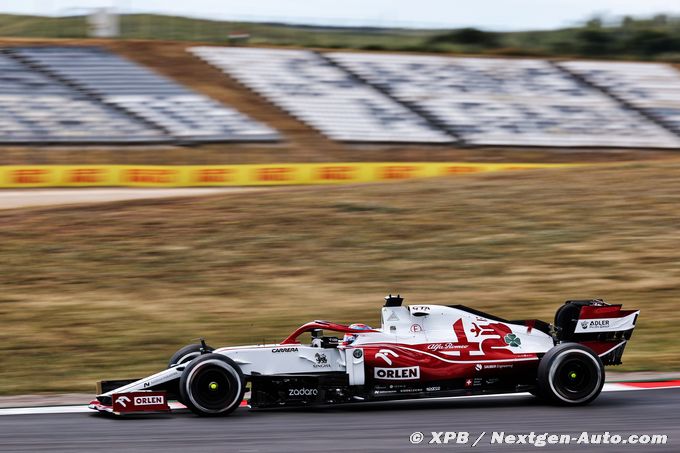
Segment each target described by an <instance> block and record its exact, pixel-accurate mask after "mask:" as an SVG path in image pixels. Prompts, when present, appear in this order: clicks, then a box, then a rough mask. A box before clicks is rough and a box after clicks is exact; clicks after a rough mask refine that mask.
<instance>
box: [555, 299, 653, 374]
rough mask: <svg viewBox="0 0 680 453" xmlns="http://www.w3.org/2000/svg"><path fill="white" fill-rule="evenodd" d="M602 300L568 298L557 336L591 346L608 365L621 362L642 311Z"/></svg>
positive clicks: (557, 324)
mask: <svg viewBox="0 0 680 453" xmlns="http://www.w3.org/2000/svg"><path fill="white" fill-rule="evenodd" d="M621 307H622V306H621V304H608V303H606V302H604V301H603V300H600V299H593V300H568V301H566V302H565V304H564V305H563V306H562V307H560V308H559V309H558V310H557V313H555V330H556V335H555V336H556V339H557V340H558V341H560V342H564V341H573V342H576V343H581V344H583V345H585V346H588V347H590V348H591V349H593V351H595V352H596V353H597V354H598V355H599V356H600V357H601V358H602V361H603V362H604V363H605V365H618V364H620V363H621V356H622V355H623V350H624V348H625V345H626V343H627V341H628V340H630V337H631V335H632V334H633V329H635V323H636V322H637V319H638V315H639V314H640V311H639V310H623V309H622V308H621Z"/></svg>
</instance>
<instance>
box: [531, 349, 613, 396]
mask: <svg viewBox="0 0 680 453" xmlns="http://www.w3.org/2000/svg"><path fill="white" fill-rule="evenodd" d="M537 378H538V395H539V397H541V398H543V399H545V400H547V401H549V402H552V403H555V404H559V405H563V406H579V405H584V404H588V403H590V402H591V401H593V400H594V399H595V398H597V396H598V395H599V394H600V392H601V391H602V386H603V385H604V365H603V364H602V360H600V358H599V357H598V356H597V354H595V353H594V352H593V350H592V349H590V348H588V347H586V346H583V345H581V344H578V343H562V344H559V345H557V346H555V347H554V348H552V349H551V350H549V351H548V352H547V353H546V354H545V355H544V356H543V358H542V359H541V362H540V363H539V364H538V375H537Z"/></svg>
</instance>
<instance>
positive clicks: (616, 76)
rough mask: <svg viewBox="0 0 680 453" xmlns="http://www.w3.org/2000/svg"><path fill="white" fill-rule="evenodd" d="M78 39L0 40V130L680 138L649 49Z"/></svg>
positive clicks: (45, 137) (46, 135) (317, 149)
mask: <svg viewBox="0 0 680 453" xmlns="http://www.w3.org/2000/svg"><path fill="white" fill-rule="evenodd" d="M77 44H78V45H70V44H69V45H61V46H53V45H45V44H44V43H40V45H39V46H37V45H33V46H30V47H29V46H28V45H26V44H17V45H14V46H13V47H7V48H5V49H4V50H1V49H0V143H3V144H32V143H37V144H102V145H113V146H115V145H119V144H129V143H139V144H167V145H173V144H187V143H195V144H202V143H203V144H207V143H212V142H214V143H230V148H229V150H230V151H232V152H234V153H235V155H236V154H238V157H235V158H229V159H226V160H229V161H232V162H233V161H235V160H238V161H247V160H249V159H250V157H249V156H246V155H245V154H243V153H244V152H245V150H248V151H247V153H251V154H250V155H251V156H252V153H259V154H262V153H264V154H267V155H268V156H273V157H269V158H268V159H269V161H271V159H273V158H276V159H279V156H280V157H281V159H282V160H283V161H286V160H288V161H290V160H291V159H297V160H298V161H299V160H307V159H309V157H307V156H313V157H312V159H327V158H328V157H327V156H328V155H331V154H332V156H333V157H332V158H333V160H339V159H341V160H344V159H359V160H361V159H367V158H368V156H369V155H372V156H380V157H378V158H379V159H382V160H384V159H394V158H396V157H405V155H406V154H407V153H410V152H415V153H417V154H418V156H426V157H425V158H426V159H434V160H441V159H442V158H450V157H449V155H448V154H446V153H447V151H450V150H453V149H459V148H460V145H463V146H466V145H471V147H475V146H495V147H509V148H527V147H544V148H569V147H581V148H585V149H588V148H595V147H606V148H636V149H645V148H647V149H648V148H658V149H665V148H671V149H672V148H680V138H678V135H680V73H678V72H677V71H676V70H675V69H673V68H671V67H670V66H667V65H663V64H649V63H611V62H592V61H589V62H580V61H569V62H560V63H553V62H549V61H545V60H538V59H502V58H463V57H447V56H426V55H413V54H386V53H365V52H364V53H355V52H353V53H348V52H329V53H316V52H311V51H306V50H290V49H264V48H246V47H229V48H224V47H193V48H187V47H186V46H185V45H175V44H169V43H154V44H149V43H144V45H143V46H140V45H139V44H138V43H129V42H111V43H106V44H102V47H93V46H83V45H80V44H81V43H80V42H79V43H77ZM159 49H161V50H159ZM196 57H199V58H196ZM206 63H208V64H206ZM225 73H226V75H228V76H229V77H226V76H225ZM196 89H200V91H201V92H200V93H199V92H198V91H196ZM231 106H233V107H231ZM276 107H279V108H280V109H279V108H276ZM282 110H283V111H284V112H285V113H284V112H282ZM241 112H244V113H245V114H244V113H241ZM286 113H287V114H286ZM253 118H255V119H253ZM265 123H266V124H265ZM310 127H311V128H310ZM312 128H313V129H314V130H315V131H317V132H318V133H317V132H314V130H312ZM277 130H280V131H282V133H283V134H284V135H280V134H279V132H277ZM273 141H277V142H282V143H281V144H280V145H277V146H276V147H262V148H261V149H258V150H257V151H255V150H253V147H252V146H251V147H248V146H249V145H248V144H249V143H255V144H256V143H261V142H263V143H264V142H273ZM348 144H351V145H353V146H348ZM363 145H387V146H363ZM421 145H437V146H432V147H422V146H421ZM321 148H322V149H321ZM166 149H167V148H166ZM211 149H212V150H213V151H215V153H218V151H219V152H223V151H224V149H225V148H224V147H214V148H211ZM282 150H285V151H284V152H283V153H281V152H280V151H282ZM402 150H403V152H402ZM211 152H212V151H211ZM178 153H179V151H177V152H176V154H175V155H178ZM370 153H372V154H370ZM396 153H401V154H400V156H397V155H396ZM5 155H6V154H5ZM296 156H297V157H296ZM213 157H214V155H213ZM411 158H413V155H412V156H411ZM211 159H212V157H211ZM373 159H375V157H373ZM218 160H219V161H223V160H225V159H222V158H220V159H218Z"/></svg>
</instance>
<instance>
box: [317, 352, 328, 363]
mask: <svg viewBox="0 0 680 453" xmlns="http://www.w3.org/2000/svg"><path fill="white" fill-rule="evenodd" d="M314 358H315V359H316V363H318V364H322V363H328V359H326V354H319V353H318V352H317V353H316V354H315V355H314Z"/></svg>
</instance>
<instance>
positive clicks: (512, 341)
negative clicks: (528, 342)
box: [503, 333, 522, 348]
mask: <svg viewBox="0 0 680 453" xmlns="http://www.w3.org/2000/svg"><path fill="white" fill-rule="evenodd" d="M503 340H504V341H505V343H506V344H507V345H508V346H512V347H513V348H516V347H518V346H519V345H521V344H522V342H521V341H520V340H519V338H517V335H515V334H514V333H509V334H507V335H506V336H505V338H503Z"/></svg>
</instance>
